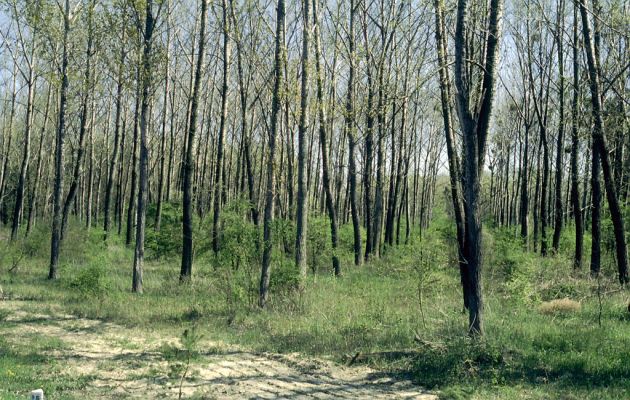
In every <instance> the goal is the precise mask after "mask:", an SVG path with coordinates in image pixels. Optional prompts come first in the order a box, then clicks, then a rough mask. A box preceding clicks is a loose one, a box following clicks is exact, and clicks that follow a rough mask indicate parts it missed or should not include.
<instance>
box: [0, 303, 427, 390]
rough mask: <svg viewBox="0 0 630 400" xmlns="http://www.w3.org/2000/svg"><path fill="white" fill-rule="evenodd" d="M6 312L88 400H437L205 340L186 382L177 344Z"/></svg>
mask: <svg viewBox="0 0 630 400" xmlns="http://www.w3.org/2000/svg"><path fill="white" fill-rule="evenodd" d="M0 311H4V312H5V313H8V316H7V317H6V318H5V321H7V322H12V323H10V324H5V326H4V327H2V329H1V330H0V334H2V335H4V337H5V338H7V339H8V340H14V341H24V340H29V339H28V337H29V336H37V337H39V338H41V337H44V338H51V339H53V340H55V341H58V342H59V345H58V346H54V348H52V349H50V350H47V351H46V356H47V357H49V358H50V359H52V360H55V361H57V362H58V363H62V365H64V373H67V374H72V375H74V376H77V375H86V376H89V378H90V383H89V385H88V388H87V389H86V390H87V393H85V392H82V393H76V395H81V397H83V396H85V397H84V398H116V399H121V398H124V399H132V398H147V394H149V395H150V396H151V397H153V398H178V396H179V392H180V385H181V393H182V398H186V399H188V398H197V399H422V400H429V399H431V400H433V399H437V396H435V395H432V394H428V393H427V392H424V391H423V390H422V389H421V388H419V387H417V386H414V385H413V384H412V383H411V382H408V381H402V382H401V381H395V380H393V379H392V378H390V377H387V376H386V375H384V374H379V373H378V372H376V371H374V370H371V369H369V368H366V367H352V368H348V367H343V366H339V365H336V364H334V363H331V362H327V361H322V360H316V359H305V358H303V357H301V356H300V355H298V354H288V355H286V354H282V355H281V354H270V353H255V352H249V351H246V350H243V349H239V348H234V347H229V346H226V345H225V344H223V343H216V342H211V341H207V340H204V341H202V342H201V343H200V344H199V346H198V349H199V350H200V353H201V354H200V355H199V356H198V357H195V358H194V360H193V361H192V362H191V363H190V367H189V370H188V371H187V373H186V378H185V379H183V380H182V379H181V377H182V373H183V371H184V370H185V365H186V362H185V361H184V360H182V359H181V358H179V359H176V358H175V357H169V356H168V354H169V353H171V354H172V352H173V351H175V352H176V351H177V350H176V349H177V348H180V347H181V346H180V344H179V339H178V338H176V337H168V336H164V334H163V333H160V332H151V331H146V330H140V329H132V328H126V327H123V326H119V325H116V324H112V323H108V322H103V321H99V320H90V319H83V318H76V317H74V316H71V315H65V314H62V313H57V312H52V311H51V310H50V309H48V310H46V311H45V312H44V311H37V312H35V311H33V307H32V306H30V305H28V303H26V302H20V301H0ZM21 344H22V345H23V344H24V343H21ZM27 389H28V388H27ZM48 395H49V397H48V398H51V399H54V394H52V393H51V394H48ZM86 395H87V396H86Z"/></svg>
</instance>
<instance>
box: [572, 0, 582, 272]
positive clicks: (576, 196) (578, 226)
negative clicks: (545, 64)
mask: <svg viewBox="0 0 630 400" xmlns="http://www.w3.org/2000/svg"><path fill="white" fill-rule="evenodd" d="M573 20H574V21H575V22H574V24H573V101H572V103H571V204H572V207H573V218H574V219H575V255H574V260H573V267H574V268H576V269H580V268H581V267H582V253H583V247H584V239H583V237H584V235H583V232H584V226H583V225H584V223H583V213H582V206H581V204H580V186H579V185H580V184H579V180H578V179H579V171H578V151H579V139H578V118H579V115H578V102H579V97H580V86H579V85H580V81H579V68H580V61H579V58H578V54H579V52H578V48H579V44H578V40H579V39H578V28H577V27H578V23H577V21H578V19H577V5H574V8H573Z"/></svg>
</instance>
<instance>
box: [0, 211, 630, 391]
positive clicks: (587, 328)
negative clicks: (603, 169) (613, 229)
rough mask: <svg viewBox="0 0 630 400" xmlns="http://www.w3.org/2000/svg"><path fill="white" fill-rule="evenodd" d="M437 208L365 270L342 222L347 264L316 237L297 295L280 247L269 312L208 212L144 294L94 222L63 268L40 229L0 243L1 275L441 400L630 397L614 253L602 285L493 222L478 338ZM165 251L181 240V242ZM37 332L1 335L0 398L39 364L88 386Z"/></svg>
mask: <svg viewBox="0 0 630 400" xmlns="http://www.w3.org/2000/svg"><path fill="white" fill-rule="evenodd" d="M228 218H229V216H228ZM437 218H438V221H437V222H436V223H434V224H433V227H432V228H431V229H429V230H428V231H425V232H424V233H423V238H422V239H420V238H419V237H418V236H417V233H416V234H415V235H414V236H413V237H412V243H411V244H409V245H401V246H399V247H397V248H390V249H386V251H385V254H384V256H383V257H382V258H381V259H380V260H378V261H374V262H372V263H369V264H367V265H365V266H363V267H360V268H355V267H353V266H351V257H352V254H351V228H350V227H348V226H344V227H342V232H341V238H342V250H341V251H340V256H341V259H342V263H343V266H344V276H343V277H342V278H341V279H335V278H334V277H333V276H332V275H331V273H330V265H329V264H330V263H329V255H330V249H329V248H328V247H329V245H328V244H327V243H328V242H327V241H326V242H318V243H316V245H317V246H318V248H317V249H314V250H313V252H312V253H313V254H320V257H318V258H317V259H316V260H315V262H314V264H313V270H317V271H318V272H317V273H316V274H310V275H309V277H308V280H307V282H306V290H304V291H303V292H298V291H296V290H294V286H295V274H294V273H293V271H292V261H291V256H290V255H284V254H283V253H282V250H281V249H280V248H278V249H276V251H275V253H274V262H273V270H272V276H274V280H272V297H271V301H270V304H269V308H268V309H267V310H265V311H260V310H259V309H258V308H257V307H256V306H255V303H256V289H257V279H258V265H257V263H256V260H257V258H256V257H257V255H256V252H255V249H253V246H250V247H252V249H241V248H240V247H238V246H236V245H234V243H232V242H231V240H232V238H231V237H226V238H224V244H225V246H226V247H227V248H230V249H231V253H230V254H229V257H227V256H226V255H225V254H224V255H222V256H221V257H222V258H219V259H217V258H215V257H214V256H213V255H212V253H211V252H207V251H205V250H204V239H201V238H202V237H203V235H205V231H204V229H206V228H204V227H203V224H200V225H201V227H200V228H199V231H198V232H197V235H198V237H199V238H200V239H199V240H198V241H197V243H198V244H197V246H198V247H197V258H196V262H195V265H194V280H193V282H192V283H190V284H187V285H180V284H179V283H178V271H179V268H178V266H179V262H178V261H179V260H178V259H177V258H176V256H174V255H173V254H169V253H168V251H167V252H164V251H163V250H161V253H160V254H159V256H158V254H157V252H153V253H151V251H150V252H149V257H148V260H147V263H146V266H145V274H144V276H145V282H144V287H145V293H144V294H143V295H140V296H138V295H134V294H132V293H130V285H131V260H132V251H131V250H130V249H127V248H125V246H124V245H123V243H121V241H120V239H118V238H116V237H114V238H112V240H111V241H110V243H109V244H108V245H107V246H106V245H104V244H103V243H102V242H101V238H100V233H99V232H97V231H96V230H94V231H93V232H92V233H91V234H90V235H86V234H85V232H84V231H83V230H81V229H79V228H77V227H72V228H71V230H70V232H69V238H68V240H67V241H66V245H65V247H64V249H63V264H62V266H61V269H60V279H59V280H57V281H55V282H50V281H48V280H46V268H47V252H46V247H47V244H48V243H47V237H46V233H45V231H37V232H35V233H34V234H33V236H32V237H31V238H29V239H25V240H23V241H21V242H20V243H17V244H15V245H12V246H9V245H6V246H5V247H4V248H3V249H2V250H0V251H1V252H3V253H2V258H1V260H2V264H1V265H0V286H1V287H2V288H3V289H4V293H5V296H9V297H10V298H21V299H29V300H32V303H33V304H34V305H38V306H40V307H41V306H43V307H46V306H47V305H56V306H60V307H61V308H62V309H63V310H64V311H65V312H68V313H72V314H75V315H78V316H84V317H90V318H97V319H102V320H106V321H113V322H116V323H118V324H123V325H126V326H131V327H138V328H142V329H151V330H157V331H163V332H167V333H170V334H173V335H175V336H179V335H180V334H181V331H182V330H183V329H184V328H187V327H190V326H192V325H193V324H194V325H195V326H197V327H198V328H199V329H200V330H201V331H202V332H203V335H204V337H206V338H208V339H212V340H216V341H224V342H226V343H230V344H238V345H243V346H246V347H248V348H252V349H254V350H261V351H269V352H280V353H283V352H301V353H304V354H306V355H309V356H317V357H323V358H330V359H332V360H335V361H339V362H342V360H347V359H348V356H350V357H351V356H352V355H355V354H357V353H361V354H364V355H366V357H364V358H362V359H363V361H362V362H365V363H367V364H369V365H371V366H373V367H375V368H378V369H381V370H383V371H385V372H388V373H393V374H399V375H401V376H405V377H410V378H412V379H414V380H415V381H416V382H417V383H418V384H420V385H423V386H425V387H427V388H429V389H437V390H440V393H441V397H442V398H444V399H549V398H558V399H627V398H630V362H628V360H630V318H629V317H630V315H629V314H628V311H627V310H626V307H627V302H628V291H627V289H620V288H619V286H618V284H617V283H616V277H615V275H614V267H613V265H612V262H611V261H610V260H607V263H604V264H605V268H604V270H603V275H602V278H601V279H600V282H599V283H598V282H597V281H596V280H593V279H590V278H589V276H588V275H587V274H586V273H584V272H578V273H575V272H573V271H572V270H571V260H570V255H571V250H570V249H569V248H566V246H565V247H563V248H562V250H561V252H560V254H558V255H557V256H555V257H549V258H544V259H543V258H541V257H538V256H536V255H533V254H532V253H528V252H525V251H523V250H522V249H521V246H520V244H518V243H517V241H516V240H515V239H514V237H515V236H516V233H515V231H512V230H502V229H490V228H488V229H486V231H485V235H486V236H485V246H486V254H487V258H486V265H487V267H486V270H485V271H484V276H485V282H484V284H485V287H484V293H485V295H486V326H487V335H486V337H485V339H483V340H482V341H472V340H470V339H469V338H468V337H467V335H466V321H467V316H466V314H463V313H462V305H461V289H460V287H459V278H458V271H457V269H456V268H455V267H454V265H456V263H455V262H454V254H455V253H454V249H453V248H452V237H453V231H452V227H451V225H450V223H448V221H447V220H446V219H445V218H444V217H443V216H440V215H438V217H437ZM167 220H168V219H167ZM235 221H236V222H234V223H237V222H238V221H237V220H236V219H235ZM318 222H321V221H317V220H315V222H314V224H313V226H316V227H319V228H316V229H321V230H322V232H321V236H322V237H326V234H327V233H326V232H327V231H326V229H325V227H326V224H325V223H319V224H318ZM241 223H242V222H241ZM167 229H168V228H167ZM277 229H279V230H280V229H282V232H281V234H280V236H282V235H287V236H288V237H290V236H291V234H292V231H291V227H290V226H280V227H278V228H277ZM173 231H174V229H173ZM233 231H234V235H243V234H247V232H248V231H247V230H239V229H238V228H233ZM243 232H245V233H243ZM570 234H571V232H570V228H568V229H567V230H566V232H565V234H564V235H565V236H564V237H563V242H562V243H563V245H565V244H566V243H570ZM207 237H209V236H207ZM151 240H154V241H155V242H153V243H152V244H151V246H153V247H151V246H149V247H150V248H156V249H157V248H161V249H168V248H169V247H168V246H165V247H161V246H160V241H164V240H174V239H173V236H172V235H171V236H167V235H163V237H158V236H155V237H153V238H151ZM175 240H177V237H176V236H175ZM234 240H242V237H241V238H235V239H234ZM279 241H281V238H279ZM312 242H313V243H314V241H312ZM70 243H71V245H70ZM311 245H312V246H315V244H311ZM170 248H172V249H174V250H173V251H174V252H176V251H177V246H175V245H171V246H170ZM20 252H24V253H27V254H26V255H25V256H24V258H23V259H22V260H21V262H20V265H19V268H18V269H17V272H12V273H9V272H7V270H8V268H7V267H10V266H9V265H8V264H9V260H14V259H16V257H17V256H11V257H9V254H16V253H20ZM309 254H311V253H309ZM5 260H7V261H6V262H5ZM598 293H600V294H601V304H600V298H599V296H598ZM575 304H578V305H579V307H577V306H575ZM552 305H553V306H552ZM569 305H570V306H569ZM547 309H549V310H551V311H550V312H547V311H546V310H547ZM562 311H567V312H562ZM5 317H6V316H5ZM0 319H2V318H0ZM600 320H601V325H600V323H599V321H600ZM0 333H1V331H0ZM16 343H17V344H16ZM45 345H46V340H45V339H44V338H38V337H30V336H29V337H27V338H23V339H21V340H20V341H18V342H16V341H15V340H11V341H10V342H9V341H7V340H6V339H2V336H0V377H2V378H3V379H0V397H2V398H5V394H6V393H14V392H15V391H16V390H19V389H23V387H24V385H26V386H28V385H31V384H32V383H34V382H40V381H38V380H37V377H38V376H39V375H40V374H41V373H42V370H43V369H48V368H52V369H53V370H54V371H57V372H59V374H57V375H55V376H56V377H54V378H53V377H50V378H47V379H48V380H44V381H41V386H44V388H45V389H48V390H49V391H53V392H55V393H64V392H68V391H69V390H71V389H72V388H77V387H81V385H85V384H86V381H85V379H80V378H73V377H68V376H64V375H63V373H62V372H63V368H62V366H59V365H49V364H48V362H49V361H47V360H45V359H42V358H41V357H39V356H37V354H38V351H40V350H42V349H43V348H44V346H45ZM52 345H61V344H58V343H57V344H54V343H53V344H52ZM171 350H172V353H173V354H172V355H173V357H176V358H177V351H176V350H174V349H171ZM167 353H168V352H167ZM388 354H395V356H394V357H390V356H388ZM4 377H10V378H8V380H5V379H4ZM4 382H8V384H5V383H4ZM6 396H8V397H7V398H17V397H10V396H11V395H6ZM61 398H63V396H62V397H61Z"/></svg>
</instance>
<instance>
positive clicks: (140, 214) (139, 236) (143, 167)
mask: <svg viewBox="0 0 630 400" xmlns="http://www.w3.org/2000/svg"><path fill="white" fill-rule="evenodd" d="M154 28H155V20H154V17H153V0H147V4H146V15H145V24H144V31H143V33H144V35H143V42H144V43H143V44H144V50H143V53H142V74H141V75H140V77H141V84H142V101H141V111H140V185H139V188H138V207H137V208H138V211H137V215H136V248H135V251H134V257H133V278H132V285H131V291H132V292H134V293H142V266H143V263H144V233H145V227H146V217H147V216H146V212H147V210H146V204H145V201H146V200H145V199H146V195H147V191H148V183H149V177H148V172H149V171H148V164H149V149H148V147H147V130H148V129H147V128H148V124H149V96H150V93H151V79H152V71H151V57H152V54H151V53H152V44H153V43H152V42H153V30H154Z"/></svg>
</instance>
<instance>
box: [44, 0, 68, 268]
mask: <svg viewBox="0 0 630 400" xmlns="http://www.w3.org/2000/svg"><path fill="white" fill-rule="evenodd" d="M69 32H70V0H66V1H65V7H64V15H63V45H62V47H63V54H62V56H61V92H60V100H59V118H58V123H59V125H58V127H57V142H56V145H55V183H54V189H53V219H52V235H51V240H50V265H49V269H48V279H57V278H58V266H59V250H60V246H61V219H62V218H61V217H62V215H61V211H62V210H61V208H62V204H61V201H62V200H61V194H62V191H63V175H64V171H63V169H64V168H63V144H64V139H65V135H66V107H67V102H68V100H67V96H68V34H69Z"/></svg>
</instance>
